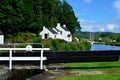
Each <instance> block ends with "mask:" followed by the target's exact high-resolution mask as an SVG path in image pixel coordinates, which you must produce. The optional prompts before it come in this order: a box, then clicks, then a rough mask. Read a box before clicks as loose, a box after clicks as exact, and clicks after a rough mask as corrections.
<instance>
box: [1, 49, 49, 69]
mask: <svg viewBox="0 0 120 80" xmlns="http://www.w3.org/2000/svg"><path fill="white" fill-rule="evenodd" d="M0 50H9V56H8V57H0V61H7V60H8V61H9V69H10V70H11V69H12V61H38V60H40V69H41V70H42V69H43V60H46V59H47V58H46V57H44V56H43V52H44V50H50V49H49V48H32V47H26V48H0ZM14 50H26V51H29V50H30V51H31V50H40V51H41V52H40V54H41V56H39V57H13V56H12V54H13V53H12V52H13V51H14ZM14 54H17V53H14ZM26 54H29V53H26Z"/></svg>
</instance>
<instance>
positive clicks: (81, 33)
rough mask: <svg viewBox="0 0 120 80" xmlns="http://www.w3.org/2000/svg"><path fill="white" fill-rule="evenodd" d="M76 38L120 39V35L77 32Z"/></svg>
mask: <svg viewBox="0 0 120 80" xmlns="http://www.w3.org/2000/svg"><path fill="white" fill-rule="evenodd" d="M75 35H76V37H78V38H87V39H89V38H90V35H91V37H92V38H112V39H115V38H116V39H117V38H120V33H113V32H91V33H90V32H75Z"/></svg>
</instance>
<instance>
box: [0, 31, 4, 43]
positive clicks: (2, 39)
mask: <svg viewBox="0 0 120 80" xmlns="http://www.w3.org/2000/svg"><path fill="white" fill-rule="evenodd" d="M0 44H4V34H3V32H2V31H1V30H0Z"/></svg>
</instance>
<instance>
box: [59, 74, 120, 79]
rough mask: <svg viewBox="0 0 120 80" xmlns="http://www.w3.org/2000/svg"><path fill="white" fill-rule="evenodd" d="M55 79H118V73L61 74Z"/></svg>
mask: <svg viewBox="0 0 120 80" xmlns="http://www.w3.org/2000/svg"><path fill="white" fill-rule="evenodd" d="M57 80H120V74H104V75H103V74H102V75H81V76H62V77H59V78H58V79H57Z"/></svg>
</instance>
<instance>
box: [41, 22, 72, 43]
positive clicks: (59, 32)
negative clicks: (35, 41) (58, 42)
mask: <svg viewBox="0 0 120 80" xmlns="http://www.w3.org/2000/svg"><path fill="white" fill-rule="evenodd" d="M39 35H41V37H42V39H48V38H52V39H63V40H65V41H67V42H71V41H72V34H71V32H70V31H69V30H68V29H67V28H66V25H63V26H61V25H60V23H58V24H57V26H56V27H55V28H46V27H45V26H44V27H43V30H42V31H41V32H40V33H39Z"/></svg>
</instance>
